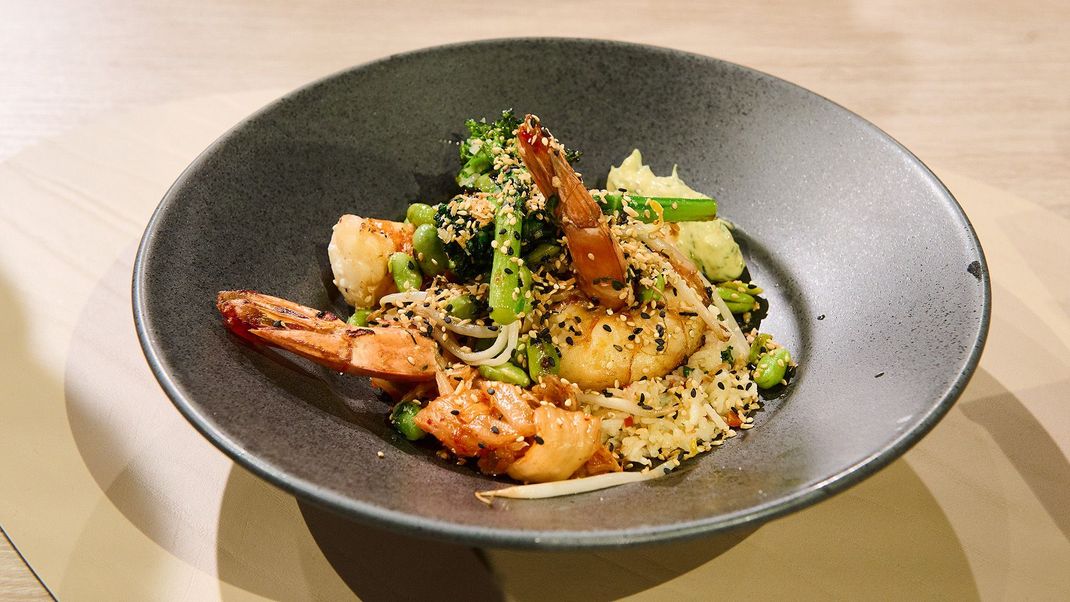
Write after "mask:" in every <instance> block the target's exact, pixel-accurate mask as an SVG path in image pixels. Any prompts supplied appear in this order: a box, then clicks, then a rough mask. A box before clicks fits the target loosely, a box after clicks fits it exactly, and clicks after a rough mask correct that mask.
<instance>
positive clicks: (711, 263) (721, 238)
mask: <svg viewBox="0 0 1070 602" xmlns="http://www.w3.org/2000/svg"><path fill="white" fill-rule="evenodd" d="M606 188H607V189H608V190H618V189H624V190H627V191H628V192H634V193H635V194H641V195H643V196H651V197H678V198H690V199H706V198H710V197H708V196H706V195H704V194H702V193H700V192H698V191H696V190H694V189H692V188H691V187H690V186H688V185H687V184H685V183H684V181H683V180H681V179H680V176H679V175H677V173H676V166H675V165H674V166H673V168H672V175H670V176H656V175H654V172H653V170H651V169H650V166H649V165H644V164H643V155H642V154H641V153H640V152H639V149H636V150H633V151H632V154H630V155H628V157H627V158H626V159H624V161H622V162H621V164H620V166H618V167H610V168H609V176H607V178H606ZM678 225H679V227H680V235H679V238H678V240H677V244H678V245H679V246H680V249H681V250H683V251H684V252H686V253H687V254H688V255H690V256H691V259H692V260H694V262H695V264H696V265H697V266H698V268H699V269H700V270H702V273H704V274H706V277H707V278H709V279H710V280H712V281H714V282H722V281H725V280H735V279H736V278H739V276H740V274H742V273H743V268H744V266H745V263H744V262H743V253H741V252H740V250H739V245H738V244H736V240H735V239H734V238H732V231H731V229H730V228H729V225H728V222H726V221H724V220H721V219H715V220H711V221H708V222H683V223H680V224H678Z"/></svg>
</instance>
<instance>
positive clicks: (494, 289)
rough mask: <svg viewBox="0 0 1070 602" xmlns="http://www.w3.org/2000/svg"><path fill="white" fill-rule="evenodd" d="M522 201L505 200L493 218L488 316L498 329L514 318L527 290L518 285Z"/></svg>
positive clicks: (522, 220) (511, 321)
mask: <svg viewBox="0 0 1070 602" xmlns="http://www.w3.org/2000/svg"><path fill="white" fill-rule="evenodd" d="M522 209H523V202H522V201H521V200H520V199H519V198H517V199H506V201H505V202H503V203H502V205H501V207H499V208H498V211H497V213H496V214H495V216H494V245H493V246H494V261H493V263H492V264H491V268H490V293H489V298H490V301H489V303H490V317H491V319H493V320H494V321H495V322H497V323H498V324H499V325H501V326H505V325H507V324H512V323H513V322H515V321H516V319H517V305H518V303H522V302H523V301H524V300H525V298H524V293H525V292H527V291H526V290H521V286H520V285H521V282H520V274H519V272H520V270H519V268H520V265H519V264H518V262H519V260H520V237H521V230H522V229H523V223H524V219H523V218H524V216H523V213H522Z"/></svg>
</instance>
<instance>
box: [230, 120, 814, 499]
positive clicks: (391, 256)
mask: <svg viewBox="0 0 1070 602" xmlns="http://www.w3.org/2000/svg"><path fill="white" fill-rule="evenodd" d="M466 126H467V129H468V137H467V138H466V139H465V140H464V141H463V142H461V144H460V159H461V168H460V171H459V173H458V175H457V178H456V181H457V185H458V187H459V190H458V192H457V193H456V194H455V195H454V196H453V197H451V198H449V199H440V200H437V202H434V201H436V200H434V199H424V200H426V201H430V202H417V203H413V204H411V205H410V206H409V208H408V211H407V212H406V215H405V217H404V221H387V220H383V219H376V218H371V217H362V216H355V215H343V216H342V217H341V218H340V219H339V220H338V222H337V224H336V225H335V226H334V229H333V232H332V234H331V238H330V244H329V246H328V250H327V252H328V257H329V260H330V265H331V269H332V272H333V276H334V285H335V286H336V287H337V289H338V290H339V291H340V292H341V294H342V297H343V299H344V300H345V301H346V302H347V303H348V304H350V305H351V306H352V307H353V308H354V309H353V312H352V315H351V316H350V318H349V320H348V321H343V320H341V319H339V318H338V317H336V316H335V315H334V314H331V313H329V312H326V311H318V310H315V309H312V308H308V307H304V306H301V305H298V304H297V303H294V302H291V301H287V300H284V299H279V298H276V297H271V296H268V295H264V294H260V293H256V292H252V291H223V292H221V293H220V294H219V297H218V299H217V307H218V309H219V311H220V313H221V315H222V316H223V321H224V323H225V325H226V326H227V327H228V328H229V329H230V330H231V331H232V332H234V333H235V334H236V335H238V336H240V337H242V338H244V339H245V340H247V341H250V342H252V343H255V344H263V345H269V346H273V347H277V348H281V349H284V350H287V351H290V352H293V353H295V354H298V355H301V356H303V357H306V358H309V359H311V360H312V361H314V362H317V363H320V364H322V365H324V366H327V367H329V368H331V369H333V370H338V371H341V372H347V373H352V374H358V375H365V376H370V377H372V378H373V383H375V384H376V385H377V386H379V388H380V389H382V390H383V391H384V393H386V394H387V395H389V396H390V397H393V398H394V400H395V403H396V405H395V407H394V409H393V411H391V412H387V411H386V410H385V409H384V415H385V414H387V413H388V414H389V420H390V421H391V422H392V423H393V424H394V426H395V427H396V428H397V430H398V433H399V434H400V435H401V436H403V437H405V438H406V439H409V440H418V439H423V440H426V441H432V442H435V444H436V445H439V446H441V449H440V451H439V454H440V455H441V456H443V457H445V458H449V459H452V460H454V461H458V462H461V463H468V462H470V463H472V464H474V465H475V467H476V468H477V469H478V470H480V471H481V472H483V473H485V474H490V475H503V476H505V477H509V478H511V479H513V480H516V481H520V482H522V483H524V485H519V486H513V487H507V488H504V489H498V490H492V491H486V492H479V493H477V497H479V499H481V500H483V501H487V502H489V501H490V500H491V499H493V498H494V497H528V498H539V497H548V496H553V495H564V494H573V493H581V492H584V491H592V490H595V489H601V488H604V487H610V486H615V485H621V484H624V483H628V482H636V481H641V480H646V479H650V478H657V477H659V476H662V475H664V474H667V473H669V472H670V471H671V470H672V469H673V468H675V467H676V466H679V465H680V463H681V462H682V461H684V460H686V459H688V458H691V457H694V456H695V455H698V454H700V453H702V452H705V451H709V450H711V449H712V448H713V447H715V446H718V445H721V444H723V443H724V442H725V441H727V440H728V439H730V438H732V437H734V436H735V435H736V433H737V432H738V431H739V430H740V429H747V428H751V427H752V426H753V424H754V418H753V414H754V413H755V412H756V411H757V410H759V409H760V408H761V405H762V401H761V397H760V395H759V391H760V390H763V389H776V388H778V387H782V386H784V385H786V384H787V382H788V380H790V378H791V376H792V374H793V372H794V368H795V363H794V361H793V359H792V357H791V354H790V353H789V352H788V350H787V349H786V348H784V347H782V346H781V345H779V344H778V343H776V342H775V341H774V340H773V338H772V336H770V335H769V334H768V333H762V332H759V331H758V330H757V328H756V327H755V326H756V325H757V324H758V317H759V314H760V311H764V307H765V305H766V304H764V302H763V300H762V297H761V295H762V293H763V292H764V291H763V290H762V289H761V288H760V287H759V286H758V285H757V284H755V283H753V282H749V281H747V280H745V279H744V275H745V274H746V268H745V264H744V263H743V259H742V254H740V253H739V248H738V245H735V242H734V240H733V238H732V230H731V225H730V224H729V223H727V222H725V221H723V220H721V219H719V218H718V217H717V215H718V213H717V203H716V201H715V200H713V199H712V198H709V197H706V196H704V195H702V194H700V193H698V192H696V191H694V190H692V189H691V188H689V187H687V186H686V185H684V184H683V182H682V181H680V179H679V177H678V176H677V174H676V170H675V169H674V170H673V173H672V175H671V176H668V177H658V176H655V175H654V174H653V172H652V171H651V170H650V169H649V167H646V166H645V165H642V158H641V155H639V153H638V151H636V152H635V153H633V155H632V156H630V157H629V158H628V159H627V160H625V161H624V162H623V163H622V164H621V166H620V167H615V168H613V170H611V171H610V174H609V181H608V184H609V185H610V187H611V189H610V190H598V189H589V188H588V187H587V186H586V185H585V184H584V182H583V180H582V178H581V176H580V174H579V173H577V172H576V171H575V170H574V169H573V163H574V162H575V161H577V160H578V159H579V153H577V152H575V151H573V150H570V149H568V148H566V147H565V146H564V145H563V144H562V143H561V142H559V141H558V140H557V139H556V138H555V137H554V136H553V135H552V134H551V133H550V131H549V130H548V129H547V128H546V127H545V126H544V125H543V124H542V122H541V121H540V120H539V118H538V117H535V116H534V115H527V116H525V117H524V118H523V119H517V118H516V117H514V115H513V114H512V113H511V112H509V111H506V112H504V113H503V114H502V115H501V117H500V118H499V119H497V120H496V121H493V122H487V121H476V120H469V121H468V122H467V123H466Z"/></svg>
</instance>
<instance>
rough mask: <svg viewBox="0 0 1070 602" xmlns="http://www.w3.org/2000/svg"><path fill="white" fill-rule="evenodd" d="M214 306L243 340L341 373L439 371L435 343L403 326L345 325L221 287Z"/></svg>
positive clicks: (427, 375) (423, 375)
mask: <svg viewBox="0 0 1070 602" xmlns="http://www.w3.org/2000/svg"><path fill="white" fill-rule="evenodd" d="M216 308H217V309H218V310H219V313H220V314H222V315H223V321H224V322H225V323H226V325H227V328H229V329H230V330H231V332H233V333H234V334H236V335H238V336H240V337H242V338H243V339H246V340H248V341H250V342H253V343H258V344H267V345H271V346H272V347H278V348H280V349H285V350H286V351H289V352H291V353H295V354H297V355H300V356H302V357H306V358H308V359H310V360H312V361H314V362H316V363H318V364H321V365H323V366H327V367H328V368H330V369H332V370H337V371H339V372H348V373H350V374H361V375H364V376H373V377H378V378H386V379H390V380H394V381H427V380H434V378H435V372H436V370H437V369H438V355H437V351H438V346H437V345H436V344H435V342H434V341H433V340H431V339H429V338H426V337H425V336H423V335H422V334H420V333H417V332H413V331H410V330H407V329H404V328H379V327H360V328H358V327H355V326H349V325H347V324H346V323H345V322H343V321H342V320H339V319H338V317H337V316H335V315H334V314H332V313H330V312H325V311H316V310H315V309H312V308H311V307H305V306H303V305H298V304H297V303H294V302H292V301H287V300H285V299H280V298H278V297H271V296H269V295H264V294H261V293H257V292H254V291H222V292H220V293H219V296H218V297H217V298H216Z"/></svg>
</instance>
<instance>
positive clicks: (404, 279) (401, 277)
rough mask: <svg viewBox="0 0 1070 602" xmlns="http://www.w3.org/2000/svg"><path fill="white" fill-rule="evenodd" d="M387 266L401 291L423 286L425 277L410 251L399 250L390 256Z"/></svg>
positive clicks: (413, 289) (416, 289) (415, 289)
mask: <svg viewBox="0 0 1070 602" xmlns="http://www.w3.org/2000/svg"><path fill="white" fill-rule="evenodd" d="M387 266H388V267H389V269H390V275H391V276H393V277H394V284H396V285H397V287H398V290H399V291H401V292H403V293H404V292H407V291H418V290H420V287H421V286H423V282H424V278H423V275H422V274H421V273H420V268H419V267H417V266H416V261H415V260H414V259H413V258H412V255H409V254H408V253H402V252H400V251H399V252H397V253H394V254H393V255H391V256H390V259H389V261H388V262H387Z"/></svg>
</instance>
